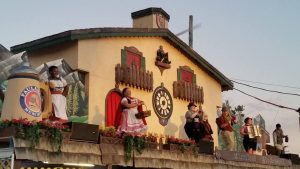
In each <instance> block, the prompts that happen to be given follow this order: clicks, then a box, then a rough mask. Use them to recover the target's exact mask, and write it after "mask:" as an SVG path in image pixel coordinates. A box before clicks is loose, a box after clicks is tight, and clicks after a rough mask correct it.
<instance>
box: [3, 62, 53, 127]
mask: <svg viewBox="0 0 300 169" xmlns="http://www.w3.org/2000/svg"><path fill="white" fill-rule="evenodd" d="M49 112H52V102H51V94H50V90H49V86H48V85H47V84H46V83H42V82H40V81H39V76H38V72H37V71H36V70H34V69H32V68H30V67H21V68H19V69H17V70H16V71H15V72H14V73H13V74H12V75H11V76H9V78H8V86H7V90H6V93H5V98H4V102H3V109H2V115H1V119H2V120H4V119H7V120H11V119H19V118H27V119H28V120H30V121H41V120H42V114H49Z"/></svg>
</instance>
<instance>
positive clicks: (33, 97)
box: [20, 86, 41, 117]
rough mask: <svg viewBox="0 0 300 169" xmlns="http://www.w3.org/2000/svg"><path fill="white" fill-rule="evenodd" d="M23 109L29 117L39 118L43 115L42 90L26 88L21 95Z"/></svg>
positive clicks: (33, 87) (32, 87) (31, 87)
mask: <svg viewBox="0 0 300 169" xmlns="http://www.w3.org/2000/svg"><path fill="white" fill-rule="evenodd" d="M20 104H21V107H22V109H23V110H24V111H25V112H26V113H27V114H29V115H31V116H34V117H39V116H40V115H41V97H40V90H39V88H38V87H36V86H28V87H26V88H25V89H24V90H23V91H22V92H21V95H20Z"/></svg>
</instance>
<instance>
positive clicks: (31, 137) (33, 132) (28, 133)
mask: <svg viewBox="0 0 300 169" xmlns="http://www.w3.org/2000/svg"><path fill="white" fill-rule="evenodd" d="M23 130H24V133H25V135H24V136H25V137H24V139H25V140H28V141H29V142H30V146H31V147H35V146H36V145H37V144H38V143H39V141H40V138H41V132H40V127H39V126H38V125H33V126H26V127H23Z"/></svg>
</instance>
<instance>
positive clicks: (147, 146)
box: [145, 141, 158, 149]
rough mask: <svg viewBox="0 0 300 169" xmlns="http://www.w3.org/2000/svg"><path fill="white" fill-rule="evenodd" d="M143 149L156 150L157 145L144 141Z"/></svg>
mask: <svg viewBox="0 0 300 169" xmlns="http://www.w3.org/2000/svg"><path fill="white" fill-rule="evenodd" d="M145 147H146V148H148V149H157V147H158V143H156V142H150V141H146V143H145Z"/></svg>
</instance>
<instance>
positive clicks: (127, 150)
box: [124, 135, 134, 162]
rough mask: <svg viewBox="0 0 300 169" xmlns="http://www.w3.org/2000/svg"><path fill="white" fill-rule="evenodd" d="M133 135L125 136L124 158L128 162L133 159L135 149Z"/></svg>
mask: <svg viewBox="0 0 300 169" xmlns="http://www.w3.org/2000/svg"><path fill="white" fill-rule="evenodd" d="M133 139H134V138H133V136H130V135H128V136H125V137H124V160H125V162H128V161H129V160H131V153H132V151H133V143H134V141H133Z"/></svg>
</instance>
